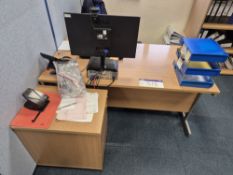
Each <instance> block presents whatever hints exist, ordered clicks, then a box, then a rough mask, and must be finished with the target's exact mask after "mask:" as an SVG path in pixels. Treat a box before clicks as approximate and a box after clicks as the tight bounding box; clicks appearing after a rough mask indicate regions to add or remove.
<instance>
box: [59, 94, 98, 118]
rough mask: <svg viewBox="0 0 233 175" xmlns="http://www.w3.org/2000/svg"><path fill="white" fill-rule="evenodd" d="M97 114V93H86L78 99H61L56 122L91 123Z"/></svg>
mask: <svg viewBox="0 0 233 175" xmlns="http://www.w3.org/2000/svg"><path fill="white" fill-rule="evenodd" d="M97 112H98V93H86V95H85V96H83V97H79V98H62V100H61V102H60V104H59V106H58V108H57V112H56V113H57V116H56V119H57V120H65V121H74V122H91V121H92V119H93V116H94V113H97Z"/></svg>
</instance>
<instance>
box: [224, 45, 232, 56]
mask: <svg viewBox="0 0 233 175" xmlns="http://www.w3.org/2000/svg"><path fill="white" fill-rule="evenodd" d="M225 51H226V52H227V53H229V54H231V55H233V47H232V48H227V49H225Z"/></svg>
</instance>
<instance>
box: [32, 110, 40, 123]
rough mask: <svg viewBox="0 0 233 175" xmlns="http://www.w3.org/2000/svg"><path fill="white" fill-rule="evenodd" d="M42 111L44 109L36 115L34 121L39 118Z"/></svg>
mask: <svg viewBox="0 0 233 175" xmlns="http://www.w3.org/2000/svg"><path fill="white" fill-rule="evenodd" d="M41 112H42V111H39V112H38V113H37V114H36V116H35V117H34V119H32V123H34V122H35V121H36V120H37V118H38V117H39V115H40V113H41Z"/></svg>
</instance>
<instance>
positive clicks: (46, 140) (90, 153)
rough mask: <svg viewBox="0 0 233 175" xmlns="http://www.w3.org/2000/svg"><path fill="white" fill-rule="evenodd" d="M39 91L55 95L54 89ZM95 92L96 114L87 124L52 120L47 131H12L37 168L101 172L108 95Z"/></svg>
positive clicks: (103, 92)
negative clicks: (96, 96)
mask: <svg viewBox="0 0 233 175" xmlns="http://www.w3.org/2000/svg"><path fill="white" fill-rule="evenodd" d="M38 90H41V91H44V92H46V91H56V87H45V86H40V87H39V88H38ZM90 91H92V90H90ZM96 91H97V92H98V93H99V111H98V113H97V114H94V117H93V120H92V122H90V123H77V122H66V121H58V120H56V119H54V121H53V122H52V124H51V126H50V127H49V128H48V129H30V128H16V127H12V128H13V130H14V131H15V133H16V134H17V136H18V137H19V139H20V140H21V142H22V143H23V144H24V146H25V148H26V149H27V150H28V152H29V153H30V154H31V156H32V158H33V159H34V160H35V162H36V163H37V164H38V165H45V166H58V167H71V168H88V169H99V170H102V169H103V160H104V148H105V139H106V131H107V113H106V112H107V111H106V105H107V91H105V90H95V92H96Z"/></svg>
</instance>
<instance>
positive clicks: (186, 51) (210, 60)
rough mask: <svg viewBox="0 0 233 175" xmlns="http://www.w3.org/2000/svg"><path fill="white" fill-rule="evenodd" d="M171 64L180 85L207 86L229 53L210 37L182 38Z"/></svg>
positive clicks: (209, 85) (218, 73)
mask: <svg viewBox="0 0 233 175" xmlns="http://www.w3.org/2000/svg"><path fill="white" fill-rule="evenodd" d="M177 57H178V60H176V61H174V63H173V65H174V68H175V72H176V75H177V78H178V81H179V83H180V85H181V86H190V87H200V88H209V87H212V86H213V84H214V81H213V80H212V78H211V77H212V76H218V75H220V72H221V70H220V67H219V65H218V63H220V62H225V61H226V59H227V58H228V57H229V55H228V54H227V53H226V52H225V51H224V49H222V48H221V47H220V46H219V45H218V43H216V42H215V41H214V40H212V39H199V38H184V39H183V46H182V48H181V49H178V50H177Z"/></svg>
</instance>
